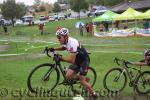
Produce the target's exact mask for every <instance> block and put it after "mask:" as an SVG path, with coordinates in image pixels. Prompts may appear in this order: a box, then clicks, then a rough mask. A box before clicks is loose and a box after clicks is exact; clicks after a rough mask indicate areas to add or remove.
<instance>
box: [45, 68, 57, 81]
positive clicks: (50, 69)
mask: <svg viewBox="0 0 150 100" xmlns="http://www.w3.org/2000/svg"><path fill="white" fill-rule="evenodd" d="M54 69H55V65H53V66H52V67H50V68H49V69H48V71H47V72H46V73H45V74H44V76H43V77H42V80H43V81H48V80H49V77H50V74H51V72H52V71H53V70H54Z"/></svg>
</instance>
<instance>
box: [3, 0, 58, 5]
mask: <svg viewBox="0 0 150 100" xmlns="http://www.w3.org/2000/svg"><path fill="white" fill-rule="evenodd" d="M3 1H5V0H0V3H2V2H3ZM41 1H44V2H48V3H54V2H56V1H57V0H41ZM16 2H23V3H24V4H25V5H33V3H34V0H16Z"/></svg>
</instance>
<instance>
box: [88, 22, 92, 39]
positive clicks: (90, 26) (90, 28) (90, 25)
mask: <svg viewBox="0 0 150 100" xmlns="http://www.w3.org/2000/svg"><path fill="white" fill-rule="evenodd" d="M88 26H89V33H90V36H92V34H93V23H92V22H90V23H89V25H88Z"/></svg>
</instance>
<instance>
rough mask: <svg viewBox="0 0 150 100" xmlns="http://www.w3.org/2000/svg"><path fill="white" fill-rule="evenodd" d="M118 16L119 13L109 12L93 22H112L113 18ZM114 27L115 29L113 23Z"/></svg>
mask: <svg viewBox="0 0 150 100" xmlns="http://www.w3.org/2000/svg"><path fill="white" fill-rule="evenodd" d="M117 15H118V14H117V13H114V12H112V11H110V10H107V11H106V12H105V13H104V14H103V15H101V16H98V17H96V18H94V19H93V20H92V21H93V22H102V21H112V20H113V18H115V16H117ZM112 27H113V23H112Z"/></svg>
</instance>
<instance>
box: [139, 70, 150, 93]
mask: <svg viewBox="0 0 150 100" xmlns="http://www.w3.org/2000/svg"><path fill="white" fill-rule="evenodd" d="M149 75H150V73H148V72H145V73H143V74H141V75H140V76H139V78H138V79H137V83H136V90H137V92H139V93H142V94H146V93H148V92H149V91H150V81H149V80H148V77H149Z"/></svg>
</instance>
